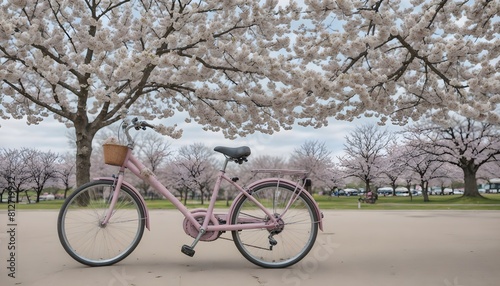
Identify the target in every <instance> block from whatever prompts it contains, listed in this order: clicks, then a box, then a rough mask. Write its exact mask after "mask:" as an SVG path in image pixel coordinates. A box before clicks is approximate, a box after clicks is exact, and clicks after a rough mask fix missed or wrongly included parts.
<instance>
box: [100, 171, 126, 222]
mask: <svg viewBox="0 0 500 286" xmlns="http://www.w3.org/2000/svg"><path fill="white" fill-rule="evenodd" d="M123 177H124V172H123V171H120V172H119V173H118V179H116V178H115V181H114V182H113V186H112V190H111V194H110V196H109V198H108V200H111V202H110V204H109V208H108V210H107V211H106V215H105V216H104V218H103V220H102V221H101V224H100V226H101V227H106V225H107V224H108V222H109V220H110V219H111V216H112V215H113V210H114V208H115V205H116V202H117V201H118V197H119V196H120V188H121V186H122V183H123Z"/></svg>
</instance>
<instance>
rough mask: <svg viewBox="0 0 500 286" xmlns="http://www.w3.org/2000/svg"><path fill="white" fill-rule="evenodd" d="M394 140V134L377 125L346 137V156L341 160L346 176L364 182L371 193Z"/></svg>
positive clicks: (358, 128) (368, 126)
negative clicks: (373, 183) (372, 185)
mask: <svg viewBox="0 0 500 286" xmlns="http://www.w3.org/2000/svg"><path fill="white" fill-rule="evenodd" d="M394 138H395V137H394V134H392V133H391V132H389V131H388V130H387V129H384V130H382V129H380V128H379V127H378V126H376V125H362V126H359V127H356V129H355V130H354V131H352V132H351V133H350V134H349V135H348V136H346V138H345V140H346V141H345V143H344V151H345V155H344V156H343V157H341V158H339V159H340V164H341V166H342V168H343V169H344V171H345V175H346V176H348V177H357V178H359V179H360V180H362V181H363V182H364V184H365V191H366V192H369V191H370V190H371V183H372V182H373V181H374V180H375V179H377V178H379V177H380V176H381V175H382V170H383V167H384V166H383V165H382V162H383V158H384V156H385V154H386V152H387V148H388V147H389V146H390V144H391V143H392V142H393V141H394Z"/></svg>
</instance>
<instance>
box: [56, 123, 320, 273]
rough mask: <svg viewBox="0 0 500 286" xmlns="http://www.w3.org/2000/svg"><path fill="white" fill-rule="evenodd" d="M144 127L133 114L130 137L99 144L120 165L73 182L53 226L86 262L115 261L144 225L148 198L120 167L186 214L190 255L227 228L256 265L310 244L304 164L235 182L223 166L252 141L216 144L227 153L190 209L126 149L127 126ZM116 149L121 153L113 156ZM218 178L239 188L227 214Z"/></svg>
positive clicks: (313, 228)
mask: <svg viewBox="0 0 500 286" xmlns="http://www.w3.org/2000/svg"><path fill="white" fill-rule="evenodd" d="M147 127H151V128H154V126H152V125H150V124H148V123H147V122H145V121H139V120H137V119H134V120H132V122H130V123H124V124H123V130H124V133H125V135H126V137H127V140H128V145H127V146H121V145H111V146H106V145H105V147H110V148H114V150H111V151H110V150H108V151H106V150H105V162H106V163H107V164H111V165H117V166H120V170H119V173H118V176H115V177H109V178H108V177H106V178H99V179H96V180H95V181H92V182H89V183H87V184H85V185H83V186H81V187H79V188H78V189H77V190H76V191H75V192H73V193H72V194H71V195H70V196H69V197H68V198H67V199H66V201H65V202H64V204H63V205H62V207H61V210H60V212H59V217H58V221H57V231H58V235H59V240H60V241H61V244H62V246H63V247H64V249H65V250H66V252H67V253H68V254H69V255H70V256H71V257H73V258H74V259H75V260H77V261H78V262H80V263H83V264H85V265H89V266H106V265H111V264H114V263H117V262H119V261H121V260H122V259H124V258H125V257H127V256H128V255H129V254H130V253H132V251H133V250H134V249H135V248H136V246H137V245H138V244H139V241H140V240H141V238H142V235H143V233H144V227H146V228H148V229H149V214H148V209H147V207H146V203H145V202H144V199H143V198H142V196H141V195H140V193H139V192H138V191H137V190H136V189H135V188H134V187H133V186H132V185H131V184H129V183H127V182H126V181H125V180H124V175H125V170H126V169H128V170H129V171H130V172H131V173H132V174H134V175H135V176H138V177H140V178H141V179H143V180H144V181H145V182H147V183H149V184H150V185H151V186H152V187H153V189H155V190H156V191H158V192H159V193H161V194H162V195H163V196H165V198H167V199H168V200H169V201H170V202H172V204H173V205H174V206H175V207H176V208H177V209H178V210H179V211H180V212H181V213H182V214H183V215H184V217H185V218H184V221H183V222H182V226H183V229H184V231H185V232H186V234H187V235H189V236H191V237H193V238H194V241H193V243H192V244H191V245H183V246H182V248H181V251H182V253H184V254H186V255H188V256H193V255H194V253H195V250H194V248H195V246H196V244H197V243H198V242H199V241H214V240H216V239H218V238H219V237H220V236H221V234H223V233H225V232H228V231H230V232H231V234H232V240H233V241H234V244H235V245H236V247H237V248H238V250H239V251H240V252H241V254H242V255H243V256H244V257H245V258H246V259H248V260H249V261H250V262H252V263H254V264H256V265H259V266H261V267H266V268H283V267H288V266H290V265H293V264H295V263H297V262H298V261H300V260H301V259H302V258H304V257H305V256H306V255H307V253H308V252H309V251H310V250H311V248H312V247H313V245H314V242H315V240H316V236H317V234H318V228H319V229H321V230H323V228H322V217H323V214H322V213H321V211H320V209H319V207H318V205H317V203H316V202H315V201H314V199H313V198H312V196H311V195H310V194H309V193H308V192H307V191H305V189H304V184H303V183H302V182H303V181H305V180H304V176H305V175H306V173H305V172H304V171H295V170H257V171H256V172H266V173H274V174H275V177H273V178H266V179H262V180H258V181H255V182H253V183H251V184H249V185H248V186H246V187H245V188H244V187H241V186H240V185H238V184H237V181H238V179H237V178H230V177H228V176H227V175H226V172H225V170H226V166H227V164H228V163H229V162H236V163H239V164H242V163H243V162H245V161H246V159H247V157H248V156H249V155H250V148H248V147H246V146H245V147H238V148H229V147H216V148H215V149H214V151H217V152H220V153H222V154H224V156H225V158H226V159H225V162H224V166H223V168H222V169H221V170H220V171H219V173H218V176H217V180H216V183H215V186H214V189H213V192H212V197H211V199H210V203H209V205H208V208H207V209H194V210H189V209H187V208H186V207H185V206H184V205H183V204H182V203H181V202H180V201H179V200H178V199H177V198H176V197H175V196H174V195H172V194H171V193H170V191H169V190H168V189H167V188H166V187H164V186H163V185H162V184H161V183H160V182H159V181H158V180H157V179H156V177H155V176H154V174H153V173H152V172H151V171H150V170H149V169H147V168H146V167H145V166H144V165H143V164H142V163H141V162H139V160H138V159H137V158H135V157H134V156H133V155H132V150H133V147H134V141H133V139H132V137H131V136H130V135H129V130H130V129H132V128H135V129H136V130H140V129H142V130H145V129H146V128H147ZM113 152H114V156H113V154H112V153H113ZM120 152H121V153H122V155H118V156H116V154H117V153H120ZM106 155H107V157H108V159H106ZM117 158H118V159H117ZM284 175H291V176H302V179H299V180H297V182H294V181H292V180H289V179H285V178H283V176H284ZM222 181H225V182H228V183H229V184H231V185H232V186H234V187H235V188H236V189H238V190H239V194H238V195H237V197H236V198H235V199H234V201H233V202H232V204H231V206H230V208H229V210H228V212H227V213H226V214H216V213H214V206H215V202H216V198H217V194H218V192H219V188H220V186H221V183H222Z"/></svg>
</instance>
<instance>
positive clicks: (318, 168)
mask: <svg viewBox="0 0 500 286" xmlns="http://www.w3.org/2000/svg"><path fill="white" fill-rule="evenodd" d="M331 153H332V152H331V151H330V150H328V148H327V147H326V144H325V142H320V141H318V140H307V141H305V142H304V143H303V144H302V145H300V147H299V148H296V149H295V150H294V151H293V153H292V154H291V157H290V163H289V164H290V166H291V167H292V168H296V169H301V170H305V171H308V172H309V178H310V179H311V183H312V184H315V183H316V184H318V185H319V186H320V187H321V185H324V184H325V181H326V182H329V181H331V180H332V179H333V178H326V177H325V175H328V172H325V170H328V169H330V168H331V167H332V166H333V163H332V158H331ZM308 191H309V192H311V193H312V185H311V186H310V188H309V190H308Z"/></svg>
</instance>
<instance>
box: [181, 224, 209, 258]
mask: <svg viewBox="0 0 500 286" xmlns="http://www.w3.org/2000/svg"><path fill="white" fill-rule="evenodd" d="M204 234H205V230H204V229H203V228H202V229H200V232H199V233H198V235H197V236H196V238H195V239H194V241H193V243H192V244H191V245H186V244H184V245H183V246H182V247H181V252H182V253H184V254H186V255H187V256H190V257H193V256H194V253H195V251H194V247H195V246H196V244H198V241H200V238H201V236H202V235H204Z"/></svg>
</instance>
